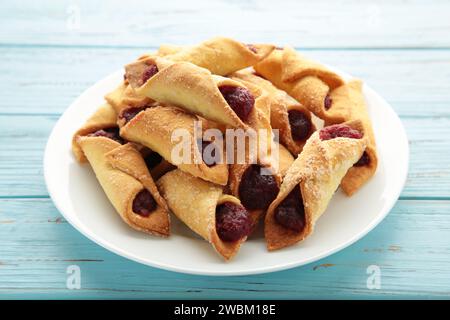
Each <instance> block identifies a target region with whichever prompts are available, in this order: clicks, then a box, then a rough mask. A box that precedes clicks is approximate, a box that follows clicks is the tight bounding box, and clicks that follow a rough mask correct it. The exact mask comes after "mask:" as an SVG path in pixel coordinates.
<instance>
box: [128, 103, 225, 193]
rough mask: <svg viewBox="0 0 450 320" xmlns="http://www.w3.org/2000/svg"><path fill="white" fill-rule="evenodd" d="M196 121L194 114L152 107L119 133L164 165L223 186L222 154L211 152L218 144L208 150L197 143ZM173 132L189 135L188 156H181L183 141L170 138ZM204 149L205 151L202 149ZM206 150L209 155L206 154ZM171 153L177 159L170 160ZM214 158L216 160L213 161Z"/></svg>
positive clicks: (223, 165) (137, 116) (175, 109)
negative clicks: (169, 165)
mask: <svg viewBox="0 0 450 320" xmlns="http://www.w3.org/2000/svg"><path fill="white" fill-rule="evenodd" d="M198 120H199V119H198V117H196V116H195V115H193V114H191V113H187V112H185V111H184V110H182V109H179V108H177V107H172V106H164V107H163V106H156V107H152V108H148V109H145V110H144V111H141V112H140V113H138V114H137V115H136V116H135V117H134V118H132V119H131V120H130V121H129V122H128V123H126V124H125V125H124V126H123V127H122V128H121V130H120V134H121V136H122V137H124V138H125V139H127V140H128V141H132V142H136V143H139V144H141V145H144V146H146V147H148V148H150V149H151V150H153V151H156V152H157V153H158V154H160V155H161V156H162V157H163V158H164V159H166V160H167V161H168V162H170V163H172V164H174V165H176V166H177V167H178V168H179V169H181V170H183V171H186V172H189V173H190V174H192V175H193V176H196V177H200V178H202V179H204V180H207V181H211V182H214V183H217V184H219V185H226V183H227V180H228V167H227V165H226V164H225V158H224V157H225V155H224V152H223V151H222V152H221V153H220V154H219V155H216V154H215V151H217V150H218V149H219V147H220V146H219V145H217V148H216V147H215V146H211V147H209V148H208V146H209V144H210V142H209V141H203V140H201V138H202V136H199V137H197V136H196V131H195V121H198ZM174 132H180V133H183V134H184V133H185V134H188V135H189V136H188V137H186V138H187V140H189V141H187V142H188V143H189V144H188V146H187V147H186V148H187V149H189V150H190V152H188V154H182V150H183V148H182V145H183V142H181V141H178V140H177V139H180V140H181V136H180V137H175V138H174V139H173V138H172V134H173V133H174ZM201 134H202V132H199V133H198V135H201ZM197 138H198V139H197ZM174 148H180V149H181V151H180V152H181V153H179V152H178V151H177V150H173V149H174ZM206 148H207V150H204V149H206ZM200 149H201V150H200ZM212 149H214V151H212ZM208 150H209V151H211V152H210V153H208ZM173 154H175V155H176V156H177V157H178V156H179V158H180V159H175V158H173V157H172V155H173ZM204 154H207V155H212V156H213V159H210V157H208V158H207V159H205V158H204V157H202V155H204ZM217 159H219V161H216V160H217ZM179 160H181V161H179ZM180 162H181V163H180Z"/></svg>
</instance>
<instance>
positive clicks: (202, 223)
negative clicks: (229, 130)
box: [157, 170, 250, 260]
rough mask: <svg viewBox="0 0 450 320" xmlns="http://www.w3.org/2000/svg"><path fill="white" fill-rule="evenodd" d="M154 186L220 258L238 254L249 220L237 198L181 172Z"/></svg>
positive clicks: (173, 210) (248, 228) (177, 171)
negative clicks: (156, 186) (210, 245)
mask: <svg viewBox="0 0 450 320" xmlns="http://www.w3.org/2000/svg"><path fill="white" fill-rule="evenodd" d="M157 185H158V187H159V189H160V190H161V194H162V195H163V197H164V198H165V199H166V201H167V204H168V206H169V208H170V210H171V211H172V212H173V213H174V214H175V215H176V216H177V217H178V218H179V219H180V220H181V221H183V222H184V223H185V224H186V225H187V226H188V227H189V228H190V229H191V230H192V231H194V232H195V233H197V234H198V235H200V236H201V237H202V238H204V239H205V240H206V241H208V242H210V243H211V244H212V246H213V247H214V249H215V250H216V251H217V252H218V253H219V254H220V255H221V256H222V257H223V258H225V259H226V260H228V259H231V258H232V257H233V256H234V255H235V254H236V253H237V252H238V251H239V247H240V246H241V244H242V243H243V242H244V241H245V240H246V239H247V235H248V233H249V232H250V217H249V214H248V212H247V211H246V210H245V208H244V207H243V206H242V205H241V204H240V202H239V200H238V199H237V198H236V197H233V196H231V195H226V194H223V190H222V187H220V186H217V185H215V184H212V183H210V182H207V181H204V180H202V179H198V178H196V177H194V176H192V175H190V174H188V173H185V172H183V171H181V170H174V171H171V172H169V173H167V174H165V175H164V176H163V177H162V178H161V179H159V180H158V182H157Z"/></svg>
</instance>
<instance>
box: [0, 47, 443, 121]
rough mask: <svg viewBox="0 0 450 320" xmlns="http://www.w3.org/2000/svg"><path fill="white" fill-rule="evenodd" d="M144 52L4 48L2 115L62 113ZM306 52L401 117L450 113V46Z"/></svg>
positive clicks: (1, 52)
mask: <svg viewBox="0 0 450 320" xmlns="http://www.w3.org/2000/svg"><path fill="white" fill-rule="evenodd" d="M143 52H145V50H144V49H110V48H103V49H86V48H53V47H52V48H42V47H27V48H17V47H12V48H11V47H7V48H1V47H0V60H1V61H2V62H3V63H2V64H1V65H0V81H1V83H2V84H3V85H2V87H1V88H0V95H1V96H2V99H1V101H0V114H17V113H24V114H30V113H44V114H60V113H61V112H63V111H64V110H65V109H66V108H67V106H68V105H69V104H70V103H71V102H72V101H73V100H74V99H75V98H76V97H77V96H78V95H79V94H81V93H82V92H83V91H84V90H85V89H87V88H88V87H89V86H91V85H92V84H94V83H95V82H96V81H98V80H100V79H101V78H103V77H105V76H106V75H108V74H109V73H111V72H113V71H115V70H117V69H119V68H121V67H122V66H123V65H124V64H125V63H127V62H129V61H132V60H133V59H135V58H136V57H138V56H139V55H141V54H142V53H143ZM305 53H306V54H308V55H309V56H311V57H313V58H316V59H319V60H321V61H323V62H325V63H327V64H329V65H332V66H336V67H338V68H340V69H341V70H344V71H346V72H348V73H350V74H352V75H354V76H355V77H359V78H361V79H364V80H365V81H366V82H367V83H368V84H369V85H371V86H372V87H373V88H374V89H375V90H377V91H378V92H379V93H380V94H381V95H382V96H384V97H385V98H386V99H387V100H388V101H389V102H390V103H391V104H392V106H393V108H394V109H395V110H396V111H397V113H399V115H400V116H408V117H421V116H426V117H442V116H450V108H448V105H449V103H450V84H449V81H448V79H449V78H450V68H448V64H449V62H450V50H431V51H430V50H427V51H423V50H410V51H402V50H386V51H385V50H381V51H379V50H364V51H359V50H356V51H355V50H340V51H338V52H336V51H330V50H308V51H306V52H305ZM30 59H32V63H31V64H30Z"/></svg>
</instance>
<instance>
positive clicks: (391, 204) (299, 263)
mask: <svg viewBox="0 0 450 320" xmlns="http://www.w3.org/2000/svg"><path fill="white" fill-rule="evenodd" d="M330 68H331V69H332V70H335V71H336V73H338V74H341V75H343V76H344V77H350V78H353V77H351V76H349V75H348V74H346V73H345V72H342V71H341V70H339V69H337V68H335V67H330ZM119 72H123V71H122V69H119V70H118V71H115V72H113V73H111V74H109V75H107V76H106V77H104V78H102V79H101V80H99V81H97V82H95V83H94V84H92V85H91V86H90V87H89V88H87V89H86V90H84V91H83V92H82V93H81V94H80V95H78V96H77V98H76V99H75V100H74V101H73V102H72V103H71V104H70V105H69V107H67V108H66V109H65V110H64V112H63V113H62V114H61V115H60V116H59V118H58V120H57V121H56V123H55V125H54V126H53V128H52V131H51V133H50V135H49V136H48V139H47V142H46V145H45V149H44V157H43V167H44V168H43V169H44V180H45V185H46V188H47V191H48V194H49V196H50V199H51V200H52V202H53V204H54V205H55V207H56V209H57V210H58V211H59V213H60V214H61V215H62V216H63V217H64V219H66V220H67V221H68V222H69V223H70V224H71V225H72V226H73V227H74V228H75V229H76V230H77V231H78V232H80V233H81V234H82V235H84V236H85V237H86V238H88V239H89V240H91V241H92V242H94V243H96V244H98V245H100V246H101V247H103V248H105V249H107V250H108V251H110V252H113V253H114V254H117V255H119V256H122V257H124V258H127V259H129V260H132V261H135V262H138V263H141V264H143V265H147V266H150V267H155V268H159V269H163V270H168V271H172V272H177V273H182V274H191V275H202V276H221V277H222V276H223V277H226V276H242V275H255V274H265V273H272V272H276V271H282V270H287V269H292V268H295V267H299V266H303V265H307V264H310V263H312V262H314V261H317V260H320V259H322V258H325V257H328V256H331V255H333V254H335V253H336V252H339V251H341V250H343V249H345V248H347V247H349V246H351V245H352V244H354V243H355V242H356V241H358V240H360V239H362V238H363V237H364V236H366V235H367V234H368V233H369V232H370V231H372V230H373V229H374V228H375V227H376V226H377V225H378V224H380V222H381V221H382V220H384V218H385V217H386V216H387V215H388V214H389V213H390V211H391V210H392V208H393V207H394V205H395V204H396V203H397V201H398V199H399V197H400V194H401V192H402V191H403V189H404V187H405V184H406V181H407V178H408V172H409V165H410V148H409V140H408V135H407V133H406V130H405V127H404V125H403V123H402V121H401V119H400V117H399V116H398V115H397V113H396V112H395V111H394V109H393V108H392V106H391V105H390V103H388V102H387V101H386V100H385V99H384V98H383V97H382V96H381V95H379V94H378V93H377V91H375V90H374V89H372V88H371V87H370V86H369V85H368V84H367V82H365V81H364V90H368V91H371V94H372V95H375V96H377V98H378V99H380V100H381V101H382V102H383V103H384V104H385V105H386V106H388V107H389V108H387V110H388V112H389V113H390V114H391V116H392V118H393V119H395V122H397V123H398V124H399V128H401V130H400V131H399V132H398V133H399V136H400V137H399V138H400V139H401V140H403V141H404V146H405V162H406V163H405V170H404V176H403V177H402V181H401V184H400V185H401V187H400V188H399V189H398V190H397V192H396V194H395V195H394V196H393V197H392V199H391V200H390V202H388V203H387V204H386V205H385V207H384V211H383V212H382V213H381V214H378V215H377V217H376V219H373V220H372V221H371V222H370V223H369V224H368V225H367V226H366V227H365V228H364V229H361V230H360V231H359V232H358V233H356V234H355V235H354V236H353V237H352V238H350V239H349V240H347V241H345V242H344V243H342V244H340V245H338V246H336V247H334V248H333V249H331V250H328V251H324V252H321V253H318V254H316V255H313V256H311V257H309V258H307V259H303V260H301V261H291V262H286V263H282V264H277V265H273V266H268V267H264V266H263V267H259V268H252V269H251V270H242V271H235V270H233V271H229V272H224V271H214V270H211V271H210V270H198V269H195V268H190V267H187V268H183V267H179V266H174V265H170V264H166V263H161V262H153V261H148V260H144V259H143V258H140V257H139V256H136V255H135V254H131V253H128V252H127V251H125V250H124V249H121V248H119V247H117V246H115V245H113V244H111V243H108V242H107V241H106V240H104V239H103V238H102V237H98V236H96V235H95V232H94V231H92V230H90V229H89V228H86V227H84V226H83V225H79V224H78V222H77V221H75V219H74V218H73V217H71V215H69V214H66V213H65V212H64V210H62V206H61V204H60V203H59V201H58V200H57V199H56V197H55V193H54V191H53V189H52V184H51V183H49V181H50V169H49V165H48V163H49V158H50V152H49V150H50V146H51V142H52V141H53V140H54V139H55V137H54V135H55V134H56V128H58V126H59V125H60V123H61V119H62V118H63V117H64V115H65V114H66V113H67V112H68V110H70V109H71V108H72V107H73V105H76V104H77V103H79V100H81V99H82V98H83V97H84V96H85V95H88V94H90V92H91V91H96V90H95V89H96V87H97V86H100V85H101V84H103V83H105V82H108V81H110V80H111V78H115V77H117V74H118V73H119ZM399 178H400V177H399ZM224 263H225V262H224Z"/></svg>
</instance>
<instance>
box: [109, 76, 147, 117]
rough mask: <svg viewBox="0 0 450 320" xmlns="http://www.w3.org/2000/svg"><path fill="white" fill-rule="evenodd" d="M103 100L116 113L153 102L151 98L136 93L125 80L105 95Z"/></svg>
mask: <svg viewBox="0 0 450 320" xmlns="http://www.w3.org/2000/svg"><path fill="white" fill-rule="evenodd" d="M105 100H106V101H107V102H108V103H109V104H110V105H111V106H113V108H114V110H116V113H117V114H120V113H121V112H122V111H123V110H124V109H127V108H142V107H145V106H148V105H151V104H152V103H153V100H152V99H150V98H148V97H146V96H140V95H138V94H136V92H135V91H134V90H133V88H131V86H130V85H129V84H127V83H125V82H123V83H121V84H120V85H119V86H118V87H117V88H116V89H114V90H113V91H111V92H109V93H108V94H107V95H106V96H105Z"/></svg>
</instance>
